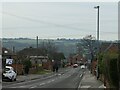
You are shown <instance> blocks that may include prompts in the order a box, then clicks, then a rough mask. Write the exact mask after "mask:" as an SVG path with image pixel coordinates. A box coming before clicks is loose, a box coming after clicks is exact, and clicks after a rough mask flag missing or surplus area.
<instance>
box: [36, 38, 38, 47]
mask: <svg viewBox="0 0 120 90" xmlns="http://www.w3.org/2000/svg"><path fill="white" fill-rule="evenodd" d="M36 40H37V43H36V44H37V46H36V48H37V49H38V36H37V38H36Z"/></svg>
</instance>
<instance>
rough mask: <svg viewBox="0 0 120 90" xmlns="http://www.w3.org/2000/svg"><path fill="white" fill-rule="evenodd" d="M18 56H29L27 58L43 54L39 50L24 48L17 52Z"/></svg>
mask: <svg viewBox="0 0 120 90" xmlns="http://www.w3.org/2000/svg"><path fill="white" fill-rule="evenodd" d="M18 55H29V56H36V55H39V56H42V55H43V52H42V50H41V49H39V48H25V49H23V50H21V51H19V52H18Z"/></svg>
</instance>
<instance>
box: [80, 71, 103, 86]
mask: <svg viewBox="0 0 120 90" xmlns="http://www.w3.org/2000/svg"><path fill="white" fill-rule="evenodd" d="M79 88H105V87H104V84H103V83H102V82H101V81H99V80H97V78H96V77H95V76H94V75H92V74H91V73H90V71H89V70H87V69H86V71H85V73H84V75H83V79H82V80H81V83H80V85H79Z"/></svg>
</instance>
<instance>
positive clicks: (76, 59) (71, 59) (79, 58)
mask: <svg viewBox="0 0 120 90" xmlns="http://www.w3.org/2000/svg"><path fill="white" fill-rule="evenodd" d="M69 62H70V64H71V65H73V64H74V63H77V64H79V65H81V64H86V59H85V58H84V57H83V56H82V55H80V54H76V55H73V56H70V57H69Z"/></svg>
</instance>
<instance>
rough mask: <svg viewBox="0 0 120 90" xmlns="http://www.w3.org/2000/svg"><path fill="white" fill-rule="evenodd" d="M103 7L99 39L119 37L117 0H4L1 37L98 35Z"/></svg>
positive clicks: (78, 36)
mask: <svg viewBox="0 0 120 90" xmlns="http://www.w3.org/2000/svg"><path fill="white" fill-rule="evenodd" d="M96 5H99V6H100V40H117V39H118V3H117V2H3V3H2V7H1V8H0V12H1V13H0V16H1V17H0V18H1V19H2V22H0V23H2V26H0V29H2V35H1V36H2V38H19V37H24V38H36V36H39V38H40V39H56V38H71V39H81V38H83V37H85V36H86V35H93V36H94V37H97V36H96V35H97V28H96V27H97V10H96V9H94V6H96Z"/></svg>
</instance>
